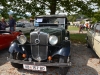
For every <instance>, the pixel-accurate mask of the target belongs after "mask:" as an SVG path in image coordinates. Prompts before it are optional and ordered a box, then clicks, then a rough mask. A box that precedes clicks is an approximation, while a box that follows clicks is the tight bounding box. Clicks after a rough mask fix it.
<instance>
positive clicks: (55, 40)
mask: <svg viewBox="0 0 100 75" xmlns="http://www.w3.org/2000/svg"><path fill="white" fill-rule="evenodd" d="M49 43H50V44H51V45H56V44H57V43H58V38H57V36H55V35H52V36H50V37H49Z"/></svg>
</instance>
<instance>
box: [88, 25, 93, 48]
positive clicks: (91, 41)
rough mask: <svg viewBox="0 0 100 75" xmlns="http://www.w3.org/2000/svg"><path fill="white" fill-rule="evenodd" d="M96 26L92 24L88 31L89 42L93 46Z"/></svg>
mask: <svg viewBox="0 0 100 75" xmlns="http://www.w3.org/2000/svg"><path fill="white" fill-rule="evenodd" d="M94 26H95V25H92V27H91V29H90V30H88V31H87V34H88V35H87V37H88V40H87V41H88V43H89V45H90V46H91V47H93V39H94V37H93V36H94Z"/></svg>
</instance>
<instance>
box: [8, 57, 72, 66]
mask: <svg viewBox="0 0 100 75" xmlns="http://www.w3.org/2000/svg"><path fill="white" fill-rule="evenodd" d="M7 60H8V61H10V62H13V63H18V64H27V65H37V66H55V67H70V66H71V62H67V63H51V62H34V61H31V62H29V61H24V60H15V59H10V58H7Z"/></svg>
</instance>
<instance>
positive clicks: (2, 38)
mask: <svg viewBox="0 0 100 75" xmlns="http://www.w3.org/2000/svg"><path fill="white" fill-rule="evenodd" d="M20 34H21V33H20V32H12V33H11V32H8V31H4V30H0V50H3V49H6V48H8V47H9V46H10V44H11V42H12V41H13V40H15V39H16V38H17V36H18V35H20Z"/></svg>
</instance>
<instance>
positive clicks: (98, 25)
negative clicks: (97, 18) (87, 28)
mask: <svg viewBox="0 0 100 75" xmlns="http://www.w3.org/2000/svg"><path fill="white" fill-rule="evenodd" d="M95 32H97V33H100V24H97V25H96V28H95Z"/></svg>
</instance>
